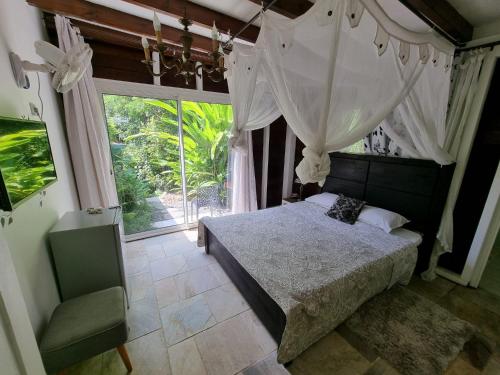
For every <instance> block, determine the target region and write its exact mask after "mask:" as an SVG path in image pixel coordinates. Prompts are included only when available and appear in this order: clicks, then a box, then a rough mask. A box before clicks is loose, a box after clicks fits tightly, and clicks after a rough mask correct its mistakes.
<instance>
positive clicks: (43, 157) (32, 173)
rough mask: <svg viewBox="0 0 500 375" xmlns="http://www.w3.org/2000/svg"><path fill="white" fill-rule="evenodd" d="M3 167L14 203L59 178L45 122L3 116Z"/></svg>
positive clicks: (0, 133)
mask: <svg viewBox="0 0 500 375" xmlns="http://www.w3.org/2000/svg"><path fill="white" fill-rule="evenodd" d="M0 169H1V172H2V177H3V180H4V183H5V186H6V188H7V192H8V194H9V198H10V201H11V203H12V205H15V204H16V203H19V202H20V201H22V200H23V199H25V198H26V197H28V196H30V195H31V194H33V193H35V192H37V191H38V190H41V189H43V188H44V187H45V186H47V185H48V184H50V183H51V182H53V181H55V180H56V171H55V167H54V163H53V161H52V155H51V152H50V146H49V140H48V138H47V131H46V129H45V125H44V124H43V123H41V122H35V121H24V120H16V119H8V118H1V119H0Z"/></svg>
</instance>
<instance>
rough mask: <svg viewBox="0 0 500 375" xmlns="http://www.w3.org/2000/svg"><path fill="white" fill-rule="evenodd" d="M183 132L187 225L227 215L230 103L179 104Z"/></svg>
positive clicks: (228, 206)
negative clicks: (202, 218)
mask: <svg viewBox="0 0 500 375" xmlns="http://www.w3.org/2000/svg"><path fill="white" fill-rule="evenodd" d="M181 107H182V130H183V144H184V159H185V175H186V195H187V212H188V218H187V219H188V222H190V223H192V222H196V221H197V220H198V219H199V218H201V217H203V216H207V215H210V216H220V215H225V214H228V213H229V212H230V199H229V198H230V191H229V184H228V156H229V155H228V154H229V152H228V151H229V148H228V139H229V133H230V129H231V126H232V123H233V110H232V107H231V105H229V104H213V103H203V102H192V101H182V103H181Z"/></svg>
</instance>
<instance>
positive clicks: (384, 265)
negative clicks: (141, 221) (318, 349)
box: [200, 202, 418, 363]
mask: <svg viewBox="0 0 500 375" xmlns="http://www.w3.org/2000/svg"><path fill="white" fill-rule="evenodd" d="M324 211H325V209H324V208H322V207H320V206H318V205H316V204H314V203H308V202H300V203H295V204H288V205H285V206H280V207H275V208H270V209H266V210H261V211H256V212H252V213H247V214H240V215H232V216H226V217H218V218H208V217H207V218H203V219H202V220H201V226H203V225H205V226H206V227H207V228H208V229H209V230H210V232H212V233H213V234H214V235H215V236H216V237H217V239H218V240H219V241H220V242H221V244H222V245H224V246H225V248H226V249H227V250H228V251H229V252H230V253H231V255H232V256H233V257H234V258H235V259H236V260H237V261H238V262H239V263H240V264H241V265H242V266H243V267H244V268H245V270H246V271H247V272H248V273H249V274H250V275H251V276H252V277H253V278H254V279H255V280H256V281H257V282H258V283H259V285H260V286H261V287H262V288H263V289H264V290H265V291H266V292H267V293H268V294H269V296H270V297H272V298H273V299H274V300H275V301H276V302H277V303H278V305H279V306H280V307H281V309H282V310H283V311H284V313H285V315H286V327H285V331H284V333H283V338H282V341H281V344H280V346H279V348H278V361H279V362H281V363H286V362H289V361H291V360H293V359H294V358H295V357H297V356H298V355H299V354H300V353H301V352H303V351H304V350H305V349H307V348H308V347H309V346H310V345H312V344H313V343H314V342H316V341H317V340H319V339H320V338H321V337H323V336H324V335H326V334H327V333H328V332H330V331H331V330H332V329H334V328H335V327H337V326H338V325H339V324H340V323H342V322H343V321H344V320H345V319H346V318H348V317H349V316H350V315H351V314H352V313H354V312H355V311H356V310H357V309H358V307H359V306H360V305H361V304H363V303H364V302H365V301H367V300H368V299H370V298H371V297H373V296H375V295H376V294H378V293H380V292H382V291H383V290H385V289H386V288H388V287H391V286H392V285H394V284H395V283H396V282H400V283H408V282H409V281H410V278H411V275H412V273H413V269H414V267H415V264H416V260H417V249H416V246H417V245H418V243H417V242H416V241H411V240H409V239H407V238H404V237H401V236H396V235H391V234H387V233H385V232H384V231H382V230H381V229H379V228H376V227H373V226H371V225H368V224H363V223H359V222H358V223H356V224H355V225H349V224H345V223H342V222H340V221H337V220H335V219H331V218H329V217H328V216H326V215H324ZM202 232H203V230H200V234H201V233H202ZM200 240H201V241H203V238H202V237H201V238H200Z"/></svg>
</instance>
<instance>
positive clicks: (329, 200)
mask: <svg viewBox="0 0 500 375" xmlns="http://www.w3.org/2000/svg"><path fill="white" fill-rule="evenodd" d="M337 198H338V195H337V194H333V193H321V194H316V195H311V196H310V197H308V198H306V199H305V201H306V202H311V203H316V204H319V205H320V206H321V207H324V208H330V207H332V206H333V204H334V203H335V202H336V201H337Z"/></svg>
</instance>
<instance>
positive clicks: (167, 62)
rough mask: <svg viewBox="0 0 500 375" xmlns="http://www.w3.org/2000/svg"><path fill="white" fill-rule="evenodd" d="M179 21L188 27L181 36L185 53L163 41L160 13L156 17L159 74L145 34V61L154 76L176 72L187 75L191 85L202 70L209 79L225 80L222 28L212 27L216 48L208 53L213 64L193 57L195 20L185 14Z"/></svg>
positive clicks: (143, 44)
mask: <svg viewBox="0 0 500 375" xmlns="http://www.w3.org/2000/svg"><path fill="white" fill-rule="evenodd" d="M179 22H180V23H181V25H182V26H183V27H184V28H183V31H182V35H181V40H180V41H181V43H182V53H181V54H180V56H179V53H178V51H177V50H176V49H174V48H171V47H169V46H168V45H167V44H165V43H163V41H162V34H161V23H160V20H159V19H158V16H157V15H156V12H155V13H154V16H153V28H154V31H155V35H156V45H153V46H152V49H153V51H156V52H158V54H159V55H160V71H159V72H158V73H155V72H154V70H153V61H152V59H151V52H150V46H149V43H148V40H147V39H146V38H145V37H142V39H141V44H142V47H143V48H144V57H145V60H142V63H144V64H145V65H146V67H147V69H148V71H149V73H150V74H151V75H152V76H153V77H161V76H163V75H164V74H165V73H167V72H168V71H174V72H175V76H176V77H177V76H180V77H183V78H184V81H185V82H186V85H189V83H190V82H191V80H192V79H193V78H195V75H197V76H198V77H200V78H201V71H204V72H205V73H206V74H207V76H208V78H210V79H211V80H212V81H213V82H221V81H222V80H224V72H225V71H226V70H227V69H226V68H224V51H223V49H222V43H221V42H220V41H219V31H218V30H217V27H216V26H215V21H214V25H213V28H212V51H211V52H209V53H208V56H209V59H210V63H209V64H206V63H202V62H198V63H197V62H196V61H194V60H192V59H191V44H192V43H193V35H192V34H191V32H190V31H189V26H191V25H192V24H193V23H192V21H191V20H190V19H188V18H187V17H186V14H184V17H182V18H180V19H179Z"/></svg>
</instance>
